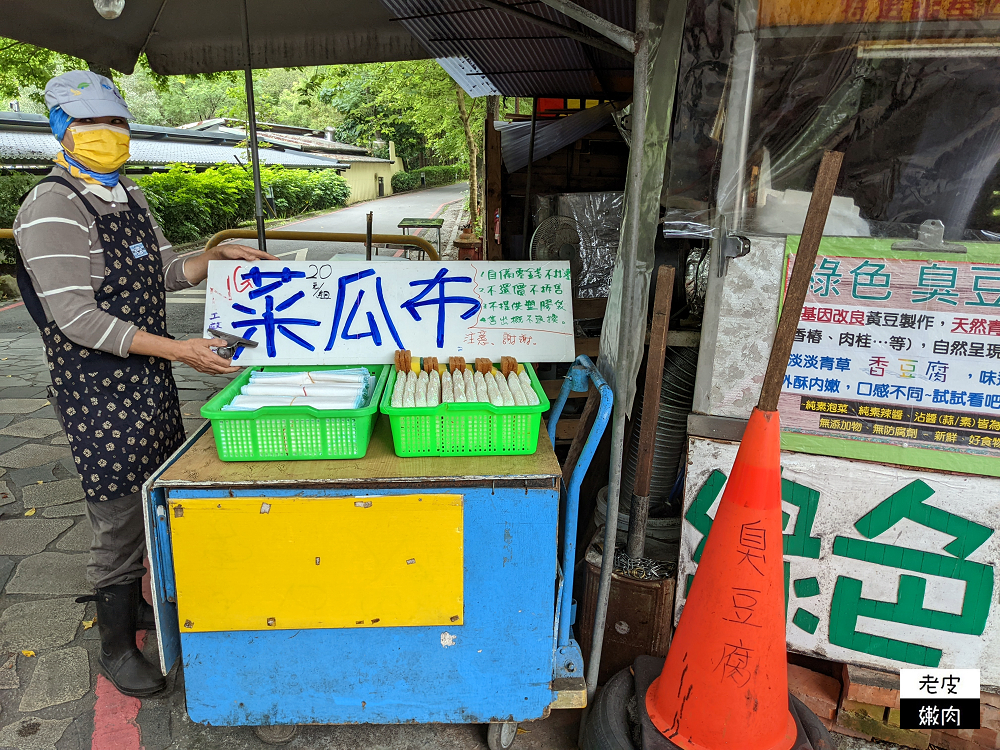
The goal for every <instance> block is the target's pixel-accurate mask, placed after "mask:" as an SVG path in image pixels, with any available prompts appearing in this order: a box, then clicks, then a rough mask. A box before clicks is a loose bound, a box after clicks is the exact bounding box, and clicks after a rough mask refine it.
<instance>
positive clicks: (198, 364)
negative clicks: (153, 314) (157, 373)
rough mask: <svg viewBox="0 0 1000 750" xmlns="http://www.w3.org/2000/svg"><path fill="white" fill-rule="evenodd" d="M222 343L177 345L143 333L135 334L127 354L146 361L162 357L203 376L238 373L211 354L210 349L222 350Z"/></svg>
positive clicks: (204, 341) (208, 341)
mask: <svg viewBox="0 0 1000 750" xmlns="http://www.w3.org/2000/svg"><path fill="white" fill-rule="evenodd" d="M225 345H226V341H224V340H223V339H185V340H183V341H176V340H175V339H168V338H166V337H165V336H157V335H156V334H153V333H146V332H145V331H143V330H138V331H136V332H135V336H134V338H133V339H132V345H131V346H130V347H129V350H128V353H129V354H140V355H143V356H147V357H163V358H164V359H169V360H171V361H172V362H183V363H184V364H186V365H190V366H191V367H193V368H194V369H196V370H197V371H198V372H203V373H205V374H206V375H225V374H227V373H230V372H237V371H238V370H239V369H240V368H239V367H233V366H232V363H231V361H230V360H228V359H226V358H224V357H220V356H219V355H218V354H216V353H215V352H213V351H212V347H213V346H214V347H220V346H225Z"/></svg>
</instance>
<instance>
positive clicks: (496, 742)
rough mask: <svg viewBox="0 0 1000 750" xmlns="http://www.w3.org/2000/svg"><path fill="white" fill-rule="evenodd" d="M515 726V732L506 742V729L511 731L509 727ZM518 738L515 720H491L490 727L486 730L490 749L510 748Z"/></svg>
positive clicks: (507, 749)
mask: <svg viewBox="0 0 1000 750" xmlns="http://www.w3.org/2000/svg"><path fill="white" fill-rule="evenodd" d="M511 725H513V726H514V734H513V735H511V737H510V741H509V742H507V743H506V744H504V741H503V739H504V729H507V730H508V731H509V727H510V726H511ZM515 740H517V722H515V721H491V722H490V727H489V729H487V730H486V745H487V746H488V747H489V749H490V750H509V749H510V748H511V747H513V745H514V742H515Z"/></svg>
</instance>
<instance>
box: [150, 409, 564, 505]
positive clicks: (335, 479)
mask: <svg viewBox="0 0 1000 750" xmlns="http://www.w3.org/2000/svg"><path fill="white" fill-rule="evenodd" d="M561 474H562V469H561V467H560V466H559V460H558V459H557V458H556V455H555V453H554V452H553V451H552V444H551V443H550V442H549V436H548V432H546V430H545V426H544V423H543V425H542V429H541V434H540V435H539V436H538V450H536V451H535V453H534V454H533V455H530V456H430V457H426V458H400V457H399V456H397V455H396V454H395V452H394V451H393V447H392V434H391V432H390V430H389V418H388V417H386V416H384V415H382V416H380V417H379V418H378V420H377V421H376V423H375V430H374V432H373V433H372V438H371V442H370V443H369V444H368V452H367V454H366V455H365V457H364V458H359V459H350V460H341V461H230V462H226V461H221V460H219V454H218V453H217V452H216V450H215V437H214V435H213V434H212V430H211V428H209V429H208V430H207V431H206V432H205V434H204V435H202V437H201V438H200V439H199V440H198V441H197V442H196V443H195V444H194V445H192V446H191V448H190V449H189V450H188V451H187V452H186V453H185V454H184V455H183V456H181V457H180V458H178V459H177V461H176V462H174V464H173V465H171V466H170V467H169V468H168V469H167V470H166V471H164V472H163V474H161V475H160V477H159V479H157V481H156V486H158V487H257V486H259V487H289V486H301V485H311V486H330V487H336V486H352V487H369V488H372V487H383V486H392V487H402V486H405V485H406V484H408V483H409V484H417V485H419V486H421V487H423V486H429V485H436V486H448V487H455V486H459V485H460V484H462V483H463V482H469V483H478V484H480V485H481V484H482V483H483V481H484V480H488V481H490V482H493V483H495V484H496V486H501V485H508V486H510V485H517V486H525V484H527V485H528V486H533V487H537V486H552V483H553V482H554V481H558V477H559V476H561Z"/></svg>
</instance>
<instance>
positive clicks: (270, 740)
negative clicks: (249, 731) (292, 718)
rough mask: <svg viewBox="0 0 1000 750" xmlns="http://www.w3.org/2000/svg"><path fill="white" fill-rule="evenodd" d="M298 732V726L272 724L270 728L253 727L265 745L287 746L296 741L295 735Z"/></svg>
mask: <svg viewBox="0 0 1000 750" xmlns="http://www.w3.org/2000/svg"><path fill="white" fill-rule="evenodd" d="M298 732H299V726H298V724H271V725H269V726H262V727H253V733H254V734H255V735H257V739H258V740H260V741H261V742H263V743H264V744H265V745H287V744H288V743H289V742H291V741H292V740H294V739H295V735H296V734H298Z"/></svg>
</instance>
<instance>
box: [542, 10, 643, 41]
mask: <svg viewBox="0 0 1000 750" xmlns="http://www.w3.org/2000/svg"><path fill="white" fill-rule="evenodd" d="M541 1H542V2H543V3H545V4H546V5H548V6H549V7H550V8H555V9H556V10H558V11H559V12H560V13H562V14H563V15H564V16H569V17H570V18H572V19H573V20H574V21H578V22H579V23H582V24H583V25H584V26H586V27H587V28H589V29H593V30H594V31H596V32H597V33H598V34H600V35H601V36H603V37H607V38H608V39H610V40H611V41H612V42H614V43H615V44H617V45H618V46H619V47H621V48H622V49H624V50H627V51H628V52H632V53H635V52H636V51H637V46H636V41H637V40H636V35H635V34H633V33H632V32H631V31H629V30H628V29H623V28H622V27H621V26H616V25H615V24H613V23H611V21H609V20H608V19H606V18H603V17H601V16H599V15H597V14H596V13H591V12H590V11H589V10H587V9H586V8H583V7H581V6H580V5H578V4H577V3H574V2H571V0H541Z"/></svg>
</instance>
